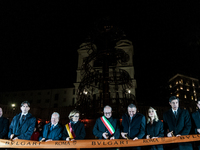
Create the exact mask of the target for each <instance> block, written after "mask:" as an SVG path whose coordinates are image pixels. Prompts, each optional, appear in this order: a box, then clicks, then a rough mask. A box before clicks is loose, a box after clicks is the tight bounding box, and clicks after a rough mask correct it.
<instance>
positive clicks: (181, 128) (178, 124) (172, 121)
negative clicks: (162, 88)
mask: <svg viewBox="0 0 200 150" xmlns="http://www.w3.org/2000/svg"><path fill="white" fill-rule="evenodd" d="M163 123H164V130H165V134H167V133H168V132H171V131H173V134H174V135H175V136H176V135H178V134H180V135H189V134H190V130H191V127H192V124H191V118H190V114H189V112H188V111H187V110H185V109H180V108H178V111H177V116H176V118H175V115H174V114H173V111H172V109H170V110H168V111H167V112H165V113H164V114H163ZM178 147H179V149H181V150H184V149H185V150H189V149H192V145H191V143H179V144H178Z"/></svg>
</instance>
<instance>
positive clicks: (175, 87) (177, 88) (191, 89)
mask: <svg viewBox="0 0 200 150" xmlns="http://www.w3.org/2000/svg"><path fill="white" fill-rule="evenodd" d="M169 92H170V95H171V96H172V95H173V96H176V97H178V98H179V99H180V107H182V108H185V109H188V110H189V111H190V112H193V111H195V110H196V104H195V103H196V101H197V97H198V96H199V80H198V79H196V78H193V77H188V76H185V75H182V74H176V75H175V76H173V77H172V78H171V79H169Z"/></svg>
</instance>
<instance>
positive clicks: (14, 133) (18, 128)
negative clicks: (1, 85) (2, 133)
mask: <svg viewBox="0 0 200 150" xmlns="http://www.w3.org/2000/svg"><path fill="white" fill-rule="evenodd" d="M29 110H30V103H29V102H28V101H24V102H22V103H21V111H22V112H21V113H20V114H17V115H16V116H14V118H13V120H12V122H11V124H10V127H9V132H8V137H9V138H10V139H13V140H15V139H23V140H30V139H31V135H32V134H33V132H34V128H35V124H36V118H35V117H33V116H32V115H31V114H30V113H28V111H29Z"/></svg>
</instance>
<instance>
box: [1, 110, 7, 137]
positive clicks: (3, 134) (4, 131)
mask: <svg viewBox="0 0 200 150" xmlns="http://www.w3.org/2000/svg"><path fill="white" fill-rule="evenodd" d="M8 123H9V121H8V119H7V118H4V117H3V110H2V108H1V107H0V139H3V138H6V137H7V135H8V126H9V125H8Z"/></svg>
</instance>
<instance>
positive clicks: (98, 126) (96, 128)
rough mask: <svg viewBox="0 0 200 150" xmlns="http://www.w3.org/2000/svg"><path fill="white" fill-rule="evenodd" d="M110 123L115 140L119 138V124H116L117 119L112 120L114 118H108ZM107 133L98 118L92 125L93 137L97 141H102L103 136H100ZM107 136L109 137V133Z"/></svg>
mask: <svg viewBox="0 0 200 150" xmlns="http://www.w3.org/2000/svg"><path fill="white" fill-rule="evenodd" d="M108 120H109V121H110V123H111V125H112V126H113V128H114V129H115V133H114V137H115V139H119V136H120V129H119V123H118V120H117V119H114V118H112V117H111V118H109V119H108ZM106 131H107V132H108V130H107V128H106V127H105V126H104V124H103V122H102V121H101V119H100V118H98V119H97V120H96V123H95V125H94V128H93V134H94V136H96V137H98V138H99V139H103V136H102V134H103V133H104V132H106ZM108 136H111V135H110V133H109V132H108Z"/></svg>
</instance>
